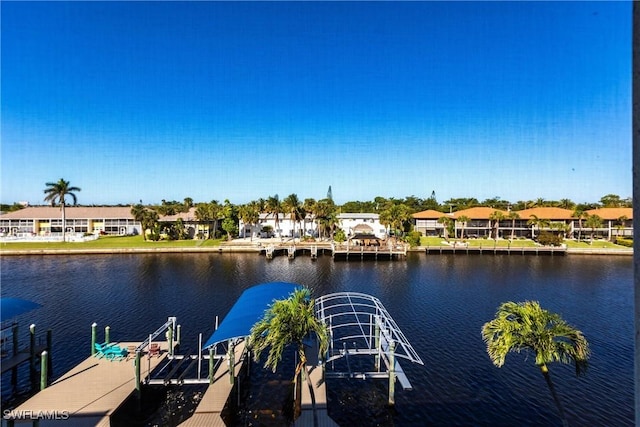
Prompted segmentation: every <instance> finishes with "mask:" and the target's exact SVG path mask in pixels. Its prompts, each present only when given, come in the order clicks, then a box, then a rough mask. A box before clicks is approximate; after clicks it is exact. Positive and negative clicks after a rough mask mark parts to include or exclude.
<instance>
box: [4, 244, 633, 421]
mask: <svg viewBox="0 0 640 427" xmlns="http://www.w3.org/2000/svg"><path fill="white" fill-rule="evenodd" d="M632 270H633V266H632V259H631V257H598V256H588V257H579V256H566V257H542V256H541V257H535V256H524V257H523V256H490V255H484V256H465V255H457V256H451V255H444V256H440V255H429V256H427V255H424V254H412V255H410V256H409V257H408V259H407V261H406V262H405V261H395V262H389V261H378V262H375V261H364V262H362V261H360V260H357V261H356V260H351V261H348V262H345V261H335V262H334V261H333V260H332V259H331V258H330V257H320V258H319V259H318V261H316V262H312V261H311V260H310V259H309V258H308V257H304V256H300V257H298V258H296V259H295V260H293V261H290V260H288V259H287V258H286V257H276V258H275V259H274V260H272V261H267V260H265V259H264V257H260V256H258V255H253V254H251V255H250V254H223V255H219V254H210V255H193V254H185V255H111V256H73V257H63V256H48V257H39V256H31V257H3V258H2V259H1V276H0V278H1V284H2V296H13V297H20V298H26V299H31V300H34V301H37V302H40V303H42V304H43V305H44V307H42V308H40V309H38V310H36V311H34V312H32V313H31V314H29V315H23V316H22V317H21V318H20V319H19V320H20V322H21V325H22V332H23V333H24V332H26V329H27V325H28V324H29V323H31V322H34V323H36V324H37V325H38V327H39V328H41V329H40V330H41V331H44V329H46V328H51V329H53V333H54V349H53V360H54V370H55V371H54V376H59V375H61V374H62V373H64V372H65V371H67V370H68V369H70V368H71V367H72V366H73V365H75V364H76V363H78V362H80V361H81V360H83V359H84V358H85V357H86V356H87V354H88V353H89V349H90V330H91V328H90V325H91V324H92V323H93V322H97V323H98V325H99V327H100V328H103V327H104V326H106V325H110V326H111V336H112V339H115V340H142V339H144V338H145V336H147V335H148V334H149V333H150V332H152V331H153V330H155V329H156V327H158V326H160V325H161V324H162V323H164V321H166V318H167V317H168V316H177V317H178V322H179V323H180V324H181V325H182V331H183V342H185V346H189V347H191V348H196V347H197V335H198V333H200V332H202V333H203V335H204V337H205V339H206V338H207V337H208V336H209V334H210V333H211V332H212V330H213V325H214V322H215V316H216V315H219V316H220V318H221V319H222V318H223V317H224V315H225V314H226V313H227V312H228V310H229V309H230V308H231V306H232V305H233V303H234V302H235V301H236V299H237V298H238V297H239V296H240V294H241V293H242V291H243V290H245V289H247V288H249V287H251V286H253V285H255V284H258V283H264V282H271V281H287V282H294V283H299V284H303V285H306V286H308V287H310V288H311V289H312V290H313V293H314V294H315V295H320V294H326V293H330V292H337V291H358V292H364V293H369V294H371V295H374V296H376V297H378V298H380V299H381V300H382V302H383V304H384V305H385V307H386V308H387V310H388V311H389V313H390V314H391V315H392V316H393V318H394V319H395V320H396V322H397V323H398V325H399V326H400V328H401V329H402V331H403V332H404V334H405V335H406V336H407V338H408V340H409V341H410V342H411V344H412V345H413V346H414V348H415V349H416V350H417V352H418V354H419V355H420V357H421V358H422V360H423V361H424V362H425V365H424V366H420V365H414V364H411V363H409V362H406V361H405V362H404V363H403V368H404V370H405V372H407V374H408V376H409V379H410V380H411V382H412V384H413V387H414V388H413V390H411V391H403V390H401V389H400V387H397V392H396V407H395V408H393V409H389V408H387V406H386V398H387V390H386V388H387V383H386V382H385V381H384V380H381V381H380V380H378V381H362V380H331V381H329V382H328V390H329V394H328V398H329V413H330V414H331V416H332V417H333V418H334V419H335V420H336V421H337V422H339V423H340V424H341V425H344V426H348V425H355V424H359V425H363V424H364V425H396V426H409V425H413V426H423V425H433V426H451V425H459V426H477V425H482V426H485V425H491V426H514V425H531V426H540V425H544V426H546V425H560V424H561V423H560V422H559V420H558V417H557V415H556V411H555V406H554V404H553V401H552V399H551V397H550V394H549V392H548V389H547V388H546V385H545V382H544V380H543V378H542V375H540V373H539V370H538V368H537V367H536V366H535V365H534V362H533V359H532V358H531V357H529V358H527V357H526V356H524V355H517V354H513V355H509V356H508V357H507V361H506V364H505V366H504V367H503V368H500V369H499V368H496V367H494V366H493V365H492V364H491V362H490V360H489V358H488V357H487V355H486V351H485V346H484V343H483V342H482V339H481V336H480V329H481V327H482V324H483V323H484V322H486V321H488V320H490V319H491V318H492V317H493V315H494V313H495V310H496V308H497V306H498V305H499V304H500V303H501V302H504V301H508V300H512V301H523V300H538V301H540V303H541V304H542V306H543V307H545V308H547V309H549V310H552V311H555V312H558V313H560V314H561V315H562V316H563V317H564V319H565V320H567V321H568V322H569V323H571V324H573V325H574V326H576V327H578V328H579V329H581V330H582V331H583V332H584V334H585V336H586V337H587V339H588V340H589V342H590V344H591V349H592V358H591V365H590V369H589V371H588V373H587V375H586V376H584V377H581V378H576V377H575V374H574V371H573V369H572V368H571V367H569V366H561V365H552V367H551V373H552V376H553V378H554V381H555V384H556V388H557V390H558V392H559V394H560V396H561V399H562V400H563V403H564V405H565V410H566V412H567V417H568V418H569V421H570V423H571V425H574V426H587V425H589V426H597V425H601V426H605V425H606V426H614V425H615V426H623V425H632V424H633V286H632V277H633V272H632ZM23 342H24V341H23ZM289 366H292V365H287V364H286V363H285V364H284V365H283V370H284V369H288V368H289ZM252 369H253V372H252V379H251V385H250V389H249V390H247V392H246V394H245V396H246V397H247V398H248V399H249V401H250V402H249V403H248V404H247V405H248V406H247V407H245V408H244V409H243V415H242V418H241V420H240V421H239V424H241V425H259V424H266V423H267V422H266V421H265V419H267V418H269V417H270V416H271V415H270V411H275V412H277V411H278V410H280V409H282V408H281V407H276V408H267V407H264V406H265V404H266V402H271V403H270V405H276V406H278V405H277V404H274V403H273V390H274V389H278V390H279V389H286V384H287V380H288V378H289V374H290V372H282V373H281V372H279V373H278V374H277V375H270V374H265V373H263V372H260V371H259V369H258V367H257V365H256V366H253V367H252ZM290 370H291V369H289V371H290ZM279 371H280V370H279ZM7 385H8V381H7V379H6V378H5V377H3V397H5V396H6V390H5V389H6V386H7ZM286 394H287V393H286V390H285V393H284V395H286ZM264 414H266V415H264ZM274 423H275V424H277V423H278V421H277V420H276V421H275V422H274Z"/></svg>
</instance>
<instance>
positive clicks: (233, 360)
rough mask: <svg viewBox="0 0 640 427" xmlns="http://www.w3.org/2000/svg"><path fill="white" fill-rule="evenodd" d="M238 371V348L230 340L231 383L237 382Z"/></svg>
mask: <svg viewBox="0 0 640 427" xmlns="http://www.w3.org/2000/svg"><path fill="white" fill-rule="evenodd" d="M235 373H236V349H235V345H234V344H233V342H232V341H229V381H230V383H231V384H233V383H234V382H235V378H234V375H235Z"/></svg>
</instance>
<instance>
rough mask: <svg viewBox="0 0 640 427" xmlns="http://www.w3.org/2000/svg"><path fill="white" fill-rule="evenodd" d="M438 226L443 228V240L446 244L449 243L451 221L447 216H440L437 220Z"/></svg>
mask: <svg viewBox="0 0 640 427" xmlns="http://www.w3.org/2000/svg"><path fill="white" fill-rule="evenodd" d="M438 224H442V225H443V226H444V227H443V231H444V240H446V241H447V242H448V241H449V231H450V229H451V226H452V225H453V220H452V219H451V218H449V217H447V216H441V217H440V218H438Z"/></svg>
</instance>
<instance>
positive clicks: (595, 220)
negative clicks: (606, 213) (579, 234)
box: [585, 215, 602, 244]
mask: <svg viewBox="0 0 640 427" xmlns="http://www.w3.org/2000/svg"><path fill="white" fill-rule="evenodd" d="M585 225H586V226H587V227H588V228H590V229H591V242H590V243H589V244H593V235H594V234H595V232H596V228H602V218H600V217H599V216H598V215H589V216H588V217H587V221H586V222H585Z"/></svg>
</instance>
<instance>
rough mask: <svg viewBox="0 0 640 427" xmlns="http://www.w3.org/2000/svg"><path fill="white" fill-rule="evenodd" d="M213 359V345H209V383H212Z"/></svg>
mask: <svg viewBox="0 0 640 427" xmlns="http://www.w3.org/2000/svg"><path fill="white" fill-rule="evenodd" d="M214 361H215V359H214V358H213V347H209V384H213V375H214V372H213V366H214V364H213V363H214Z"/></svg>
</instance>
